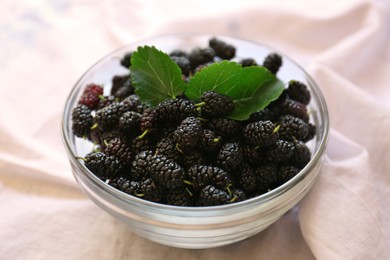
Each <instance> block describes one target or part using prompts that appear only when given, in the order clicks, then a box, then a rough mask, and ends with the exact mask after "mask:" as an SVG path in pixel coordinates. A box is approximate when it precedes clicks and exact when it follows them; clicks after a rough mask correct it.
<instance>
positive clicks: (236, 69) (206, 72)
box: [185, 61, 284, 120]
mask: <svg viewBox="0 0 390 260" xmlns="http://www.w3.org/2000/svg"><path fill="white" fill-rule="evenodd" d="M283 89H284V83H283V82H282V81H280V80H279V79H278V78H277V77H275V75H273V74H272V73H271V72H269V71H268V70H267V69H265V68H264V67H260V66H251V67H245V68H242V67H241V65H239V64H238V63H236V62H229V61H222V62H219V63H214V64H212V65H210V66H208V67H206V68H204V69H202V70H201V71H199V72H198V73H196V74H195V75H194V76H193V78H192V79H191V80H190V82H189V84H188V87H187V89H186V91H185V95H186V96H187V97H188V98H189V99H191V100H194V101H199V100H200V97H201V95H202V93H203V92H205V91H208V90H213V91H215V92H218V93H220V94H223V95H226V96H229V97H230V98H231V99H232V100H233V102H234V105H235V108H234V111H233V112H232V114H231V115H229V117H230V118H232V119H235V120H245V119H248V118H249V115H250V114H252V113H254V112H256V111H259V110H261V109H263V108H265V107H266V106H267V105H268V104H269V103H270V102H271V101H273V100H275V99H277V98H278V97H279V96H280V94H281V93H282V91H283Z"/></svg>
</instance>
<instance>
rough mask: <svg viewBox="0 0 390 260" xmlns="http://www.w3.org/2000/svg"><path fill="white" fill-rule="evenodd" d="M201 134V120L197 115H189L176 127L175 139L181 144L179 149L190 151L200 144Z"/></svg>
mask: <svg viewBox="0 0 390 260" xmlns="http://www.w3.org/2000/svg"><path fill="white" fill-rule="evenodd" d="M201 134H202V126H201V123H200V120H199V119H197V118H195V117H187V118H186V119H184V120H183V121H182V122H181V124H180V125H179V126H178V127H177V128H176V130H175V132H174V133H173V140H174V141H175V142H176V143H177V144H178V145H179V149H182V150H186V151H188V150H189V149H191V148H193V147H195V146H196V145H197V144H198V142H199V140H200V137H201Z"/></svg>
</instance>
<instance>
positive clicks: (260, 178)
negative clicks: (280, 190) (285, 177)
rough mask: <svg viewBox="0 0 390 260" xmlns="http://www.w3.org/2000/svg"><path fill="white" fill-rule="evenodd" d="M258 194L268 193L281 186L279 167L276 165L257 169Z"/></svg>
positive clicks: (267, 165) (266, 165)
mask: <svg viewBox="0 0 390 260" xmlns="http://www.w3.org/2000/svg"><path fill="white" fill-rule="evenodd" d="M255 174H256V178H257V186H258V188H257V189H258V192H259V193H260V194H262V193H266V192H268V191H270V190H272V189H274V188H276V187H277V186H278V184H279V167H278V166H276V165H275V164H265V165H262V166H260V167H258V168H257V169H255Z"/></svg>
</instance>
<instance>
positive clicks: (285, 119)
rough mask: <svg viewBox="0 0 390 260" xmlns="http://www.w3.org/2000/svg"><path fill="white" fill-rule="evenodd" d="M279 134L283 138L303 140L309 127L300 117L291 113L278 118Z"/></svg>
mask: <svg viewBox="0 0 390 260" xmlns="http://www.w3.org/2000/svg"><path fill="white" fill-rule="evenodd" d="M279 125H280V129H279V131H278V132H279V136H280V138H281V139H283V140H287V141H294V140H300V141H301V140H305V139H306V137H307V135H308V133H309V127H308V124H306V123H305V122H304V121H303V120H302V119H300V118H298V117H294V116H291V115H286V116H282V117H281V118H280V120H279Z"/></svg>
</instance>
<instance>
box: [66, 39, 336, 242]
mask: <svg viewBox="0 0 390 260" xmlns="http://www.w3.org/2000/svg"><path fill="white" fill-rule="evenodd" d="M212 36H214V35H205V34H198V35H196V34H195V35H194V34H179V35H167V36H158V37H155V38H151V39H147V40H144V41H142V42H136V43H133V44H130V45H127V46H124V47H122V48H120V49H118V50H116V51H114V52H112V53H110V54H109V55H107V56H106V57H104V58H102V59H101V60H100V61H98V62H97V63H96V64H95V65H93V66H92V67H91V68H90V69H89V70H87V72H85V73H84V75H83V76H82V77H81V78H80V79H79V80H78V82H77V83H76V85H75V86H74V87H73V89H72V91H71V93H70V94H69V97H68V99H67V101H66V104H65V108H64V112H63V119H62V131H63V141H64V145H65V149H66V151H67V153H68V157H69V161H70V164H71V166H72V171H73V174H74V177H75V179H76V181H77V183H78V184H79V185H80V187H81V189H82V190H83V191H84V192H85V194H86V195H88V197H89V198H90V199H91V200H92V201H93V202H94V203H95V204H96V205H98V206H99V207H100V208H102V209H103V210H104V211H106V212H108V213H109V214H111V215H112V216H114V217H115V218H117V219H119V220H120V221H122V222H124V223H126V224H127V225H128V226H129V228H130V230H131V231H133V232H134V233H136V234H138V235H140V236H142V237H145V238H147V239H150V240H152V241H155V242H158V243H161V244H164V245H169V246H174V247H181V248H194V249H195V248H210V247H218V246H222V245H227V244H231V243H234V242H236V241H240V240H243V239H245V238H248V237H250V236H253V235H255V234H257V233H259V232H260V231H262V230H264V229H265V228H267V227H268V226H269V225H271V224H272V223H273V222H275V221H276V220H277V219H278V218H280V217H281V216H282V215H283V214H284V213H286V212H287V211H288V210H290V209H291V208H292V207H294V206H295V205H296V204H297V203H298V202H299V201H300V200H301V199H302V198H303V197H304V196H305V195H306V193H307V192H308V191H309V190H310V188H311V187H312V185H313V183H314V182H315V180H316V178H317V176H318V174H319V171H320V168H321V165H322V158H323V155H324V150H325V147H326V143H327V139H328V128H329V119H328V112H327V108H326V103H325V100H324V97H323V95H322V94H321V91H320V89H319V87H318V86H317V84H316V83H315V82H314V80H313V79H312V78H311V77H310V76H309V75H308V74H307V73H306V72H305V71H304V70H303V69H302V68H301V67H300V66H299V65H298V64H297V63H295V62H294V61H292V60H291V59H290V58H288V57H287V56H286V55H283V54H282V56H283V66H282V67H281V69H280V71H279V72H278V77H279V78H280V79H281V80H282V81H284V82H288V81H290V80H292V79H294V80H299V81H301V82H304V83H306V84H307V86H308V87H309V88H310V91H311V95H312V100H311V102H310V104H309V111H310V120H311V121H312V122H313V123H314V124H315V125H316V126H317V132H316V136H315V138H314V139H313V140H311V141H310V142H309V143H308V144H307V145H308V146H309V148H310V149H311V152H312V159H311V161H310V162H309V164H308V165H307V166H306V167H305V168H304V169H302V170H301V171H300V172H299V174H298V175H296V176H295V177H294V178H293V179H291V180H290V181H288V182H286V183H285V184H283V185H282V186H280V187H278V188H276V189H274V190H272V191H269V192H268V193H265V194H263V195H261V196H258V197H256V198H252V199H248V200H246V201H242V202H238V203H233V204H229V205H222V206H213V207H177V206H170V205H164V204H158V203H154V202H150V201H146V200H142V199H139V198H136V197H133V196H130V195H128V194H125V193H123V192H121V191H119V190H117V189H115V188H113V187H111V186H109V185H108V184H106V183H105V182H103V181H101V180H100V179H99V178H97V177H96V176H95V175H94V174H93V173H92V172H90V171H89V170H88V169H87V168H86V167H85V166H84V164H83V163H82V162H81V161H80V160H79V159H76V157H77V156H84V155H85V154H86V153H87V152H89V151H91V149H92V144H90V143H88V142H87V141H85V140H82V139H80V138H77V137H75V136H74V134H73V133H72V128H71V125H72V124H71V113H72V109H73V108H74V107H75V106H76V105H77V101H78V99H79V97H80V95H81V93H82V91H83V88H84V87H85V86H86V84H88V83H92V82H93V83H100V84H105V85H110V82H111V79H112V77H113V75H117V74H125V73H126V69H124V68H122V67H121V66H120V65H119V61H118V59H119V58H120V57H122V56H123V55H124V54H125V53H127V52H128V51H133V50H136V48H137V47H138V46H142V45H154V46H156V47H157V48H158V49H161V50H163V51H165V52H170V51H172V50H174V49H184V50H190V49H191V48H193V47H195V46H204V47H206V46H207V44H208V40H209V39H210V38H211V37H212ZM217 37H218V38H219V39H221V40H224V41H226V42H228V43H230V44H232V45H234V46H235V47H236V48H237V52H236V55H237V57H242V58H248V57H251V58H254V59H256V60H257V61H258V62H259V63H261V62H262V61H263V59H264V57H265V56H266V55H267V54H269V53H270V52H273V51H276V50H274V49H272V48H270V47H268V46H265V45H261V44H259V43H254V42H250V41H246V40H242V39H238V38H232V37H225V36H217ZM278 53H280V52H278ZM280 54H281V53H280Z"/></svg>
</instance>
